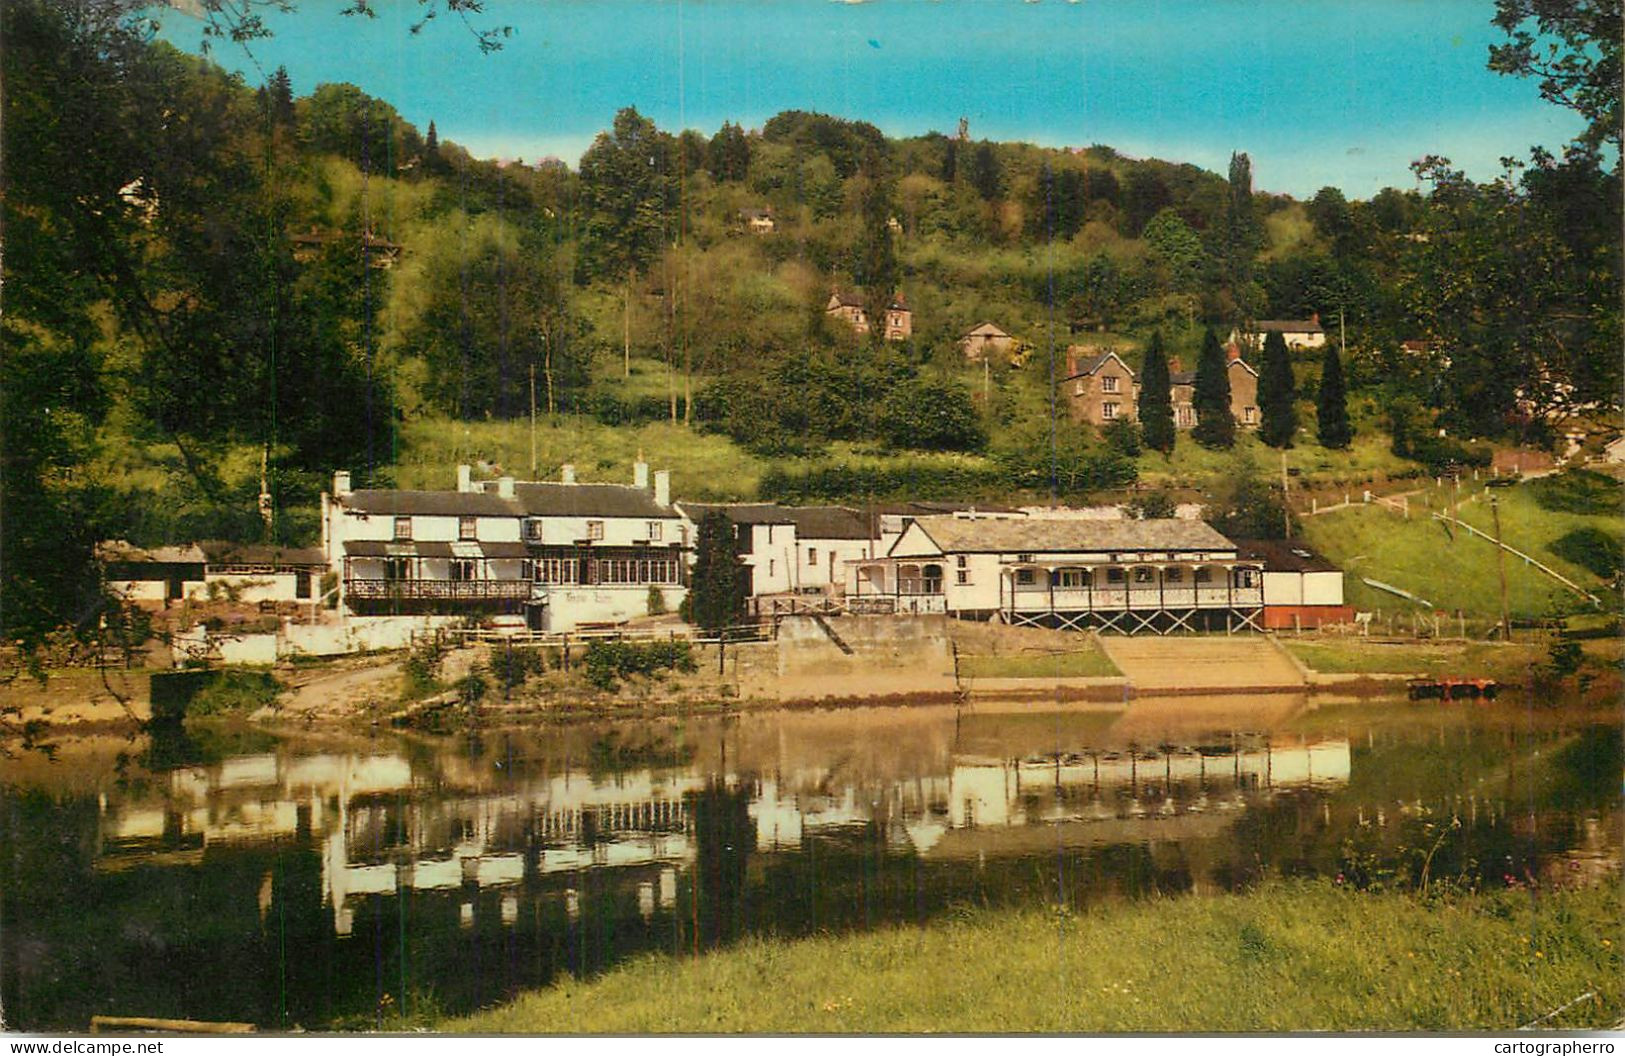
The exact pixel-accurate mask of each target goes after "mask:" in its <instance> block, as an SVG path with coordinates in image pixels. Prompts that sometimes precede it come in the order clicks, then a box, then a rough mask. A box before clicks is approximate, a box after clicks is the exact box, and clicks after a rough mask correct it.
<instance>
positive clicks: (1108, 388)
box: [1100, 374, 1117, 392]
mask: <svg viewBox="0 0 1625 1056" xmlns="http://www.w3.org/2000/svg"><path fill="white" fill-rule="evenodd" d="M1100 391H1101V392H1116V391H1117V378H1116V376H1115V375H1112V374H1106V375H1103V376H1102V377H1101V379H1100Z"/></svg>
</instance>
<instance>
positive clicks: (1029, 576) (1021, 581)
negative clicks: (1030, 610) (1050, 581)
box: [1016, 568, 1034, 587]
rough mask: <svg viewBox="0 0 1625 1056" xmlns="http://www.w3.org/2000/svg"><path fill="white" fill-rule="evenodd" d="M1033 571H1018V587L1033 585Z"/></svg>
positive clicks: (1025, 569)
mask: <svg viewBox="0 0 1625 1056" xmlns="http://www.w3.org/2000/svg"><path fill="white" fill-rule="evenodd" d="M1033 581H1034V580H1033V570H1032V569H1030V568H1018V569H1016V586H1018V587H1030V586H1032V585H1033Z"/></svg>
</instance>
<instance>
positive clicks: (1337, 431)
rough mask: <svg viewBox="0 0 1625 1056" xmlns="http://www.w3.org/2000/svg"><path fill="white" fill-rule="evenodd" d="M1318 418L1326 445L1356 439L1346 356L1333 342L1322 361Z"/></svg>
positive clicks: (1340, 445) (1342, 445)
mask: <svg viewBox="0 0 1625 1056" xmlns="http://www.w3.org/2000/svg"><path fill="white" fill-rule="evenodd" d="M1315 422H1316V432H1317V433H1318V434H1319V437H1320V446H1322V447H1330V448H1334V449H1341V448H1345V447H1348V446H1349V444H1350V443H1351V442H1353V440H1354V426H1353V425H1352V424H1350V422H1349V409H1348V393H1347V390H1346V388H1345V386H1344V382H1343V358H1342V357H1341V356H1339V355H1338V354H1337V346H1336V345H1334V344H1331V343H1330V342H1328V343H1327V345H1326V352H1325V355H1324V356H1323V357H1322V358H1321V361H1320V395H1319V398H1318V399H1316V401H1315Z"/></svg>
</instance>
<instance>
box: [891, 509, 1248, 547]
mask: <svg viewBox="0 0 1625 1056" xmlns="http://www.w3.org/2000/svg"><path fill="white" fill-rule="evenodd" d="M915 523H917V524H918V525H919V526H920V527H921V528H922V529H923V530H924V531H925V533H926V534H927V535H929V536H930V537H931V539H932V540H933V541H934V542H935V543H936V544H937V545H938V546H940V547H941V548H942V549H943V550H944V551H947V552H962V553H1019V552H1023V551H1026V552H1031V553H1076V552H1099V551H1109V550H1119V551H1123V552H1125V553H1127V552H1135V551H1141V550H1181V551H1209V550H1233V549H1235V545H1234V544H1233V543H1231V542H1230V540H1228V539H1226V538H1225V537H1224V536H1222V535H1220V534H1219V533H1218V532H1217V531H1215V530H1214V529H1213V527H1212V526H1211V525H1208V524H1206V523H1205V522H1203V521H1193V520H1188V519H1185V518H1179V517H1167V518H1157V519H1152V520H1144V521H1095V520H1070V519H1069V520H1046V519H1043V518H1036V517H1026V518H1020V519H1010V518H988V519H985V520H984V519H982V518H975V517H921V518H920V519H919V520H918V521H916V522H915Z"/></svg>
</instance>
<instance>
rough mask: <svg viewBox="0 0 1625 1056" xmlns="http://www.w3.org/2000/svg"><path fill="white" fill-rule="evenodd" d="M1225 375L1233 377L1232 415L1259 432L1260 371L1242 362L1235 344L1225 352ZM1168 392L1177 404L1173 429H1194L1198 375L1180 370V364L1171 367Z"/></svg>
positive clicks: (1243, 425)
mask: <svg viewBox="0 0 1625 1056" xmlns="http://www.w3.org/2000/svg"><path fill="white" fill-rule="evenodd" d="M1225 356H1226V360H1227V365H1226V371H1227V373H1228V374H1229V377H1230V414H1231V416H1232V417H1234V418H1235V419H1236V424H1237V425H1239V426H1241V427H1242V428H1244V429H1257V428H1258V423H1259V412H1258V371H1256V370H1254V369H1253V368H1252V367H1251V366H1250V365H1249V364H1248V363H1247V361H1246V360H1244V359H1242V358H1241V349H1239V348H1237V347H1236V346H1235V345H1234V344H1231V345H1229V346H1228V347H1227V348H1226V349H1225ZM1168 367H1169V371H1168V380H1169V382H1170V385H1169V391H1170V392H1171V394H1172V395H1173V402H1174V428H1176V429H1191V428H1194V427H1195V425H1196V403H1195V401H1196V372H1195V371H1194V370H1181V369H1180V367H1179V361H1178V360H1177V359H1176V360H1173V361H1171V362H1170V363H1169V364H1168Z"/></svg>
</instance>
